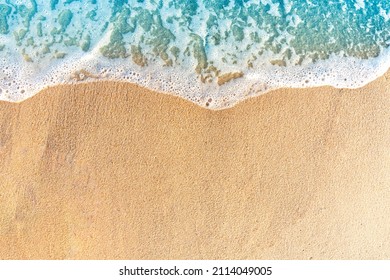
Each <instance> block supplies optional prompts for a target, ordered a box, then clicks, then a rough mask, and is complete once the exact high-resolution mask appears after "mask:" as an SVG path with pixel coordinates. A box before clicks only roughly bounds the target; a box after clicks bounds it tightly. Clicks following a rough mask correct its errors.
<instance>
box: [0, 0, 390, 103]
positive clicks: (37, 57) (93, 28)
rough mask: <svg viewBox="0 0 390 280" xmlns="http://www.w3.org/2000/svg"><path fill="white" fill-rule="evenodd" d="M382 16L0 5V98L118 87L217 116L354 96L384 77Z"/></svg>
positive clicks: (281, 3)
mask: <svg viewBox="0 0 390 280" xmlns="http://www.w3.org/2000/svg"><path fill="white" fill-rule="evenodd" d="M389 19H390V1H385V0H372V1H364V0H339V1H332V0H330V1H323V0H310V1H309V0H299V1H297V0H296V1H288V0H261V1H251V0H230V1H229V0H220V1H211V0H198V1H183V0H165V1H162V0H161V1H158V0H144V1H143V0H127V1H126V0H106V1H99V0H63V1H61V0H50V1H48V0H46V1H43V0H29V1H28V0H26V1H21V0H19V1H17V0H0V99H1V100H8V101H21V100H24V99H26V98H28V97H30V96H32V95H34V94H36V93H37V92H38V91H40V90H41V89H43V88H45V87H48V86H53V85H57V84H69V83H77V82H89V81H96V80H118V81H129V82H133V83H137V84H140V85H142V86H145V87H148V88H150V89H154V90H158V91H161V92H165V93H170V94H173V95H178V96H181V97H183V98H185V99H188V100H191V101H193V102H195V103H197V104H199V105H201V106H204V107H209V108H216V109H217V108H225V107H229V106H232V105H234V104H236V103H237V102H238V101H240V100H243V99H245V98H247V97H249V96H254V95H259V94H261V93H264V92H267V91H269V90H271V89H275V88H280V87H313V86H320V85H332V86H335V87H346V88H354V87H359V86H363V85H364V84H366V83H368V82H370V81H372V80H374V79H375V78H377V77H378V76H380V75H382V74H383V73H384V72H385V71H386V70H387V69H388V68H389V65H390V54H389V45H390V20H389Z"/></svg>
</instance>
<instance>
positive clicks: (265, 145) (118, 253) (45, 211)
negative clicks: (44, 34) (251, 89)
mask: <svg viewBox="0 0 390 280" xmlns="http://www.w3.org/2000/svg"><path fill="white" fill-rule="evenodd" d="M389 205H390V74H389V73H388V74H387V75H386V76H384V77H382V78H380V79H378V80H377V81H375V82H373V83H371V84H369V85H368V86H366V87H364V88H362V89H357V90H339V89H332V88H313V89H306V90H291V89H283V90H278V91H274V92H271V93H268V94H266V95H263V96H260V97H258V98H254V99H250V100H247V101H245V102H243V103H241V104H239V105H237V106H236V107H234V108H231V109H227V110H223V111H210V110H206V109H203V108H200V107H198V106H196V105H194V104H191V103H189V102H187V101H184V100H181V99H179V98H176V97H172V96H168V95H163V94H157V93H153V92H150V91H146V90H144V89H141V88H139V87H137V86H132V85H128V84H119V83H97V84H87V85H78V86H64V87H57V88H54V89H49V90H45V91H43V92H41V93H40V94H39V95H37V96H35V97H33V98H31V99H29V100H27V101H25V102H22V103H20V104H11V103H5V102H2V103H0V237H1V238H0V258H2V259H215V258H221V259H247V258H250V259H310V258H313V259H367V258H369V259H383V258H386V259H388V258H390V238H389V236H390V206H389Z"/></svg>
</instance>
